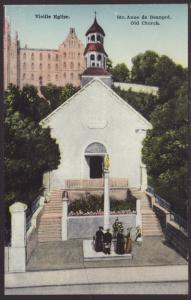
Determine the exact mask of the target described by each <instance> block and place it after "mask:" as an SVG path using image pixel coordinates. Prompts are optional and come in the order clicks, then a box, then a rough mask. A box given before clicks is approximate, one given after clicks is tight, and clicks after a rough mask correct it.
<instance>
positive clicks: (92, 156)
mask: <svg viewBox="0 0 191 300" xmlns="http://www.w3.org/2000/svg"><path fill="white" fill-rule="evenodd" d="M106 154H107V150H106V148H105V146H104V145H103V144H101V143H92V144H90V145H89V146H88V147H87V148H86V149H85V158H86V161H87V164H88V167H89V172H88V173H89V178H90V179H91V178H92V179H93V178H102V177H103V160H104V156H105V155H106Z"/></svg>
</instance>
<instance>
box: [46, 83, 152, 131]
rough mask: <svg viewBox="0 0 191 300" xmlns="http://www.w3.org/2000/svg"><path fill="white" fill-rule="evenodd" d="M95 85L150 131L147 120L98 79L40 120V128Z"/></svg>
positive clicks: (149, 124)
mask: <svg viewBox="0 0 191 300" xmlns="http://www.w3.org/2000/svg"><path fill="white" fill-rule="evenodd" d="M95 83H99V84H100V85H102V86H103V87H104V88H105V89H106V90H108V92H109V93H111V95H113V96H114V98H115V99H116V101H117V102H118V103H119V104H121V105H124V107H126V108H127V109H128V110H130V111H132V112H133V113H134V114H135V115H137V117H138V118H139V119H140V120H141V121H142V122H143V124H145V126H146V128H147V129H152V124H151V123H150V122H149V121H148V120H147V119H145V118H144V117H143V116H142V115H141V114H140V113H139V112H138V111H136V110H135V109H134V108H133V107H132V106H131V105H129V104H128V103H127V102H126V101H124V100H123V99H122V98H121V97H120V96H119V95H118V94H117V93H116V92H114V91H113V90H112V89H111V88H110V87H109V86H107V85H106V84H105V83H104V82H103V81H102V80H100V79H98V78H94V79H92V80H91V81H90V82H88V83H87V84H86V85H84V86H83V87H82V88H81V89H80V90H79V91H78V92H76V93H75V94H74V95H73V96H72V97H71V98H69V99H68V100H67V101H65V102H64V103H63V104H61V105H60V106H59V107H57V108H56V109H55V110H54V111H53V112H51V113H50V114H49V115H48V116H47V117H45V118H44V119H43V120H41V121H40V124H41V125H42V126H47V125H48V123H49V122H50V120H51V119H52V117H54V116H55V114H56V113H57V112H59V111H60V110H62V109H64V108H65V106H66V105H68V104H69V103H71V102H73V101H75V99H76V98H78V95H80V94H81V93H83V92H84V90H86V89H87V88H89V87H90V86H91V85H94V84H95Z"/></svg>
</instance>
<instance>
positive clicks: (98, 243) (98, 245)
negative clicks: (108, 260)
mask: <svg viewBox="0 0 191 300" xmlns="http://www.w3.org/2000/svg"><path fill="white" fill-rule="evenodd" d="M103 236H104V233H103V227H101V226H100V227H99V230H98V231H96V235H95V238H94V239H95V251H96V252H101V251H103Z"/></svg>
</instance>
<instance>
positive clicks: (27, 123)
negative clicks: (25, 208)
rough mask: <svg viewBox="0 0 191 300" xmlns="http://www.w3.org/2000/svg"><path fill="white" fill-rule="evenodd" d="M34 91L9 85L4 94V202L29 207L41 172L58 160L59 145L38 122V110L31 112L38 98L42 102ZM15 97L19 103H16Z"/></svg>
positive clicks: (36, 193) (39, 187)
mask: <svg viewBox="0 0 191 300" xmlns="http://www.w3.org/2000/svg"><path fill="white" fill-rule="evenodd" d="M34 91H35V90H34V89H32V88H30V89H29V90H27V91H26V88H23V90H22V91H20V90H19V89H18V88H16V87H15V86H12V85H11V86H9V88H8V90H7V91H6V93H5V105H6V117H5V137H6V141H5V178H6V187H5V200H6V201H7V205H10V204H11V203H13V202H15V201H22V202H25V203H27V204H28V205H29V206H30V204H31V203H32V201H33V200H34V199H35V197H36V196H37V195H38V194H39V193H40V192H41V190H42V177H43V173H44V172H47V171H51V170H53V169H56V168H57V166H58V164H59V160H60V154H59V148H58V145H57V144H56V141H55V140H54V139H52V138H51V136H50V129H49V128H46V129H44V128H42V127H41V126H40V125H39V118H40V115H41V113H42V112H40V113H39V115H38V117H36V115H35V113H34V112H35V111H36V112H38V109H39V108H38V107H37V108H36V109H35V105H37V106H38V100H39V102H40V103H39V104H42V103H41V99H40V97H38V96H37V95H36V93H35V92H34ZM33 92H34V93H33ZM29 95H30V97H29ZM19 100H20V101H21V103H22V105H23V106H22V105H21V103H20V104H19ZM42 106H43V105H42ZM43 107H44V106H43ZM42 115H44V112H43V113H42Z"/></svg>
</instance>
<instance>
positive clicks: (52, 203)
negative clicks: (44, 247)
mask: <svg viewBox="0 0 191 300" xmlns="http://www.w3.org/2000/svg"><path fill="white" fill-rule="evenodd" d="M61 217H62V190H53V191H52V192H51V194H50V196H49V198H48V202H47V203H45V206H44V212H43V215H42V217H41V219H40V224H39V228H38V241H39V242H49V241H61Z"/></svg>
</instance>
